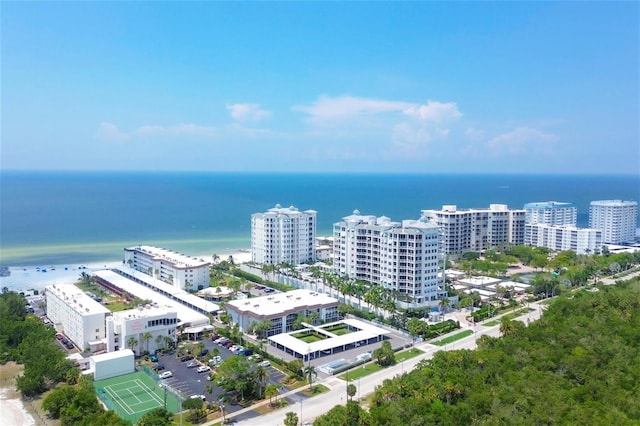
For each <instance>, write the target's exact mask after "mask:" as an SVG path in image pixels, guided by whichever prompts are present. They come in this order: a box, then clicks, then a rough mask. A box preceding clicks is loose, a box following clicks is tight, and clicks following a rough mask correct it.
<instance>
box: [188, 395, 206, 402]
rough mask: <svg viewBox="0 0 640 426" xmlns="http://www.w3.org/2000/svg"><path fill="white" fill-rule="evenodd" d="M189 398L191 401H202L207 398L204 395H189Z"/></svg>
mask: <svg viewBox="0 0 640 426" xmlns="http://www.w3.org/2000/svg"><path fill="white" fill-rule="evenodd" d="M189 398H191V399H201V400H203V401H204V400H206V399H207V397H206V396H204V395H191V396H190V397H189Z"/></svg>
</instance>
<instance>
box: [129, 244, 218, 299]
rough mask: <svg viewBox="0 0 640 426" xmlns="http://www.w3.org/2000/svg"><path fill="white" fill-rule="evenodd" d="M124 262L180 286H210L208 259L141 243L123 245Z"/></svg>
mask: <svg viewBox="0 0 640 426" xmlns="http://www.w3.org/2000/svg"><path fill="white" fill-rule="evenodd" d="M124 263H125V264H126V265H127V266H129V267H131V268H133V269H135V270H137V271H140V272H142V273H144V274H147V275H149V276H151V277H154V278H156V279H157V280H160V281H162V282H165V283H168V284H171V285H172V286H174V287H177V288H180V289H183V290H187V291H189V290H199V289H202V288H205V287H209V268H210V266H211V262H207V261H205V260H204V259H200V258H196V257H192V256H187V255H185V254H181V253H177V252H175V251H172V250H167V249H164V248H158V247H152V246H146V245H140V246H134V247H128V248H125V249H124Z"/></svg>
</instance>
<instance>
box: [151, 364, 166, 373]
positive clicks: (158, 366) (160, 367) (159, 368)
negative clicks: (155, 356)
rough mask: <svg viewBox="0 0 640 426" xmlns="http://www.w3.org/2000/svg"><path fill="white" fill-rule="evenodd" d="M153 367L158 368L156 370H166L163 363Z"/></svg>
mask: <svg viewBox="0 0 640 426" xmlns="http://www.w3.org/2000/svg"><path fill="white" fill-rule="evenodd" d="M153 369H154V370H156V371H162V370H164V365H162V364H157V365H155V366H154V367H153Z"/></svg>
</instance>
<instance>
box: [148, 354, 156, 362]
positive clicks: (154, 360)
mask: <svg viewBox="0 0 640 426" xmlns="http://www.w3.org/2000/svg"><path fill="white" fill-rule="evenodd" d="M149 359H150V360H151V362H158V355H155V354H154V355H151V356H150V357H149Z"/></svg>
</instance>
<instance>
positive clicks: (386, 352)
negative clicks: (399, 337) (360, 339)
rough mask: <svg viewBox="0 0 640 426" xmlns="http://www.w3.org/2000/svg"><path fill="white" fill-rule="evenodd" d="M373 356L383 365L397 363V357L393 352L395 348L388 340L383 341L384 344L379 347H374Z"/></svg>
mask: <svg viewBox="0 0 640 426" xmlns="http://www.w3.org/2000/svg"><path fill="white" fill-rule="evenodd" d="M373 358H374V359H375V360H376V362H377V363H378V364H379V365H380V366H382V367H386V366H388V365H393V364H395V362H396V357H395V353H394V352H393V348H392V347H391V343H389V341H388V340H385V341H384V342H382V345H381V346H380V347H379V348H377V349H374V351H373Z"/></svg>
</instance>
